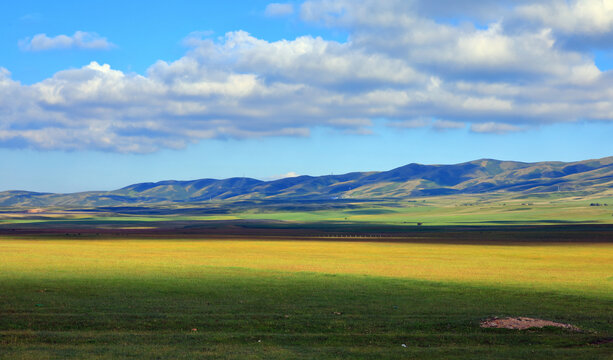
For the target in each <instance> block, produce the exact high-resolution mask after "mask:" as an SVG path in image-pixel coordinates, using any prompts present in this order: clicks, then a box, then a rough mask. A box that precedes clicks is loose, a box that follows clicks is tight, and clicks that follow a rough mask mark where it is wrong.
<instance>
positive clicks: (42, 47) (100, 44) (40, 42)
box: [19, 31, 114, 51]
mask: <svg viewBox="0 0 613 360" xmlns="http://www.w3.org/2000/svg"><path fill="white" fill-rule="evenodd" d="M113 46H114V45H113V44H112V43H110V42H109V41H108V40H107V39H106V38H103V37H100V36H99V35H98V34H96V33H90V32H86V31H77V32H75V33H74V34H73V35H72V36H68V35H57V36H53V37H49V36H47V34H37V35H34V36H33V37H31V38H26V39H23V40H21V41H20V42H19V47H20V48H21V49H22V50H25V51H46V50H62V49H87V50H108V49H111V48H112V47H113Z"/></svg>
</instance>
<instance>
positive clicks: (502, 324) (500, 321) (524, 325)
mask: <svg viewBox="0 0 613 360" xmlns="http://www.w3.org/2000/svg"><path fill="white" fill-rule="evenodd" d="M545 326H553V327H559V328H563V329H568V330H571V331H581V329H580V328H578V327H576V326H574V325H571V324H564V323H559V322H555V321H549V320H543V319H534V318H528V317H507V318H491V319H487V320H484V321H482V322H481V327H482V328H497V329H514V330H526V329H530V328H543V327H545Z"/></svg>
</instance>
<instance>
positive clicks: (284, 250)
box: [0, 238, 613, 298]
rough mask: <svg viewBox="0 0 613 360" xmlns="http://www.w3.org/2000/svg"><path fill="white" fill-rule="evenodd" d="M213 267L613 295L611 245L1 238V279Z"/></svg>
mask: <svg viewBox="0 0 613 360" xmlns="http://www.w3.org/2000/svg"><path fill="white" fill-rule="evenodd" d="M215 268H220V269H221V268H245V269H258V270H273V271H281V272H317V273H329V274H354V275H370V276H384V277H395V278H406V279H417V280H429V281H444V282H460V283H467V284H475V285H485V286H489V285H492V286H505V287H508V286H511V287H519V288H529V289H535V290H537V289H538V290H553V291H555V290H564V291H565V292H569V291H570V292H573V293H574V292H578V293H581V294H583V295H588V294H591V295H596V296H599V297H602V296H604V297H610V298H613V244H561V243H560V244H522V245H465V244H462V245H457V244H455V245H452V244H414V243H366V242H332V241H330V242H323V241H322V242H318V241H245V240H235V241H228V240H223V241H222V240H171V239H169V240H87V241H74V240H28V239H10V238H4V239H1V240H0V274H1V275H0V276H4V277H12V278H16V277H17V278H19V277H24V278H27V277H32V276H35V277H37V278H45V277H52V278H58V277H59V278H63V277H67V278H71V277H79V278H81V277H88V278H107V277H109V278H115V277H123V276H125V277H134V276H142V277H156V276H161V275H162V274H172V276H174V277H186V278H189V277H195V278H197V277H198V274H199V273H204V272H210V271H215Z"/></svg>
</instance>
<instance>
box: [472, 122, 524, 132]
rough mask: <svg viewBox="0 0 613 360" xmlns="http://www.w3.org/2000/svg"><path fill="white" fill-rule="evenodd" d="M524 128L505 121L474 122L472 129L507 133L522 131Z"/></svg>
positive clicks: (473, 130) (474, 130)
mask: <svg viewBox="0 0 613 360" xmlns="http://www.w3.org/2000/svg"><path fill="white" fill-rule="evenodd" d="M521 130H522V128H520V127H518V126H515V125H511V124H504V123H496V122H487V123H482V124H472V125H471V126H470V131H472V132H475V133H481V134H506V133H510V132H517V131H521Z"/></svg>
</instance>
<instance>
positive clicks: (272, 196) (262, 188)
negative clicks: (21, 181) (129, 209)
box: [0, 156, 613, 207]
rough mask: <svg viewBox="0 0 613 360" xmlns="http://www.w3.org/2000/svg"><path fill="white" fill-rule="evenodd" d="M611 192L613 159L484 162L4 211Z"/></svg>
mask: <svg viewBox="0 0 613 360" xmlns="http://www.w3.org/2000/svg"><path fill="white" fill-rule="evenodd" d="M612 188H613V156H612V157H607V158H602V159H597V160H585V161H578V162H571V163H565V162H538V163H523V162H515V161H499V160H492V159H481V160H475V161H470V162H466V163H461V164H455V165H421V164H409V165H405V166H402V167H399V168H396V169H392V170H389V171H382V172H353V173H348V174H344V175H328V176H298V177H292V178H285V179H280V180H275V181H261V180H256V179H251V178H230V179H224V180H215V179H200V180H193V181H173V180H169V181H160V182H156V183H140V184H134V185H130V186H127V187H124V188H122V189H119V190H114V191H105V192H100V191H98V192H81V193H73V194H50V193H34V192H27V191H5V192H0V206H4V207H7V206H23V207H46V206H118V205H127V204H153V203H188V202H206V201H211V200H229V201H238V200H255V199H269V200H288V201H291V200H324V199H340V198H353V199H403V198H412V197H420V196H438V195H452V194H482V193H517V194H520V193H523V194H532V193H546V192H554V191H583V192H588V193H598V192H602V191H605V190H609V189H612Z"/></svg>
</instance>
